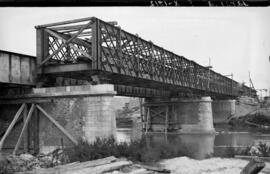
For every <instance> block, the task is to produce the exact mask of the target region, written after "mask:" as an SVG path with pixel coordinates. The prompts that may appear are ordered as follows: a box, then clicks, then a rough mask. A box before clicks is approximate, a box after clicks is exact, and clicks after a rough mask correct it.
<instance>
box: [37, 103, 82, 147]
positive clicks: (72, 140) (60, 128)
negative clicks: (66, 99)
mask: <svg viewBox="0 0 270 174" xmlns="http://www.w3.org/2000/svg"><path fill="white" fill-rule="evenodd" d="M36 107H37V108H38V109H39V110H40V111H41V112H42V113H43V114H44V115H45V116H46V117H47V118H48V119H49V120H50V121H51V122H52V123H53V124H54V125H55V126H56V127H57V128H58V129H59V130H60V131H61V132H62V133H63V134H64V135H66V137H67V138H68V139H70V140H71V142H73V143H74V144H75V145H77V144H78V142H77V140H76V139H75V138H73V137H72V136H71V135H70V134H69V133H68V132H67V131H66V130H65V129H64V128H63V127H62V126H61V125H60V124H59V123H58V122H57V121H56V120H55V119H54V118H53V117H52V116H50V115H49V114H48V113H47V112H46V111H45V110H43V109H42V108H41V107H40V106H39V105H38V104H37V105H36Z"/></svg>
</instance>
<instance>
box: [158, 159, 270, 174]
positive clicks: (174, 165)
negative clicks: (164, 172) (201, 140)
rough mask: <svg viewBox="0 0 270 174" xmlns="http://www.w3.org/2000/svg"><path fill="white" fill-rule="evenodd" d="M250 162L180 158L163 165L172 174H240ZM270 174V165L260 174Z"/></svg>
mask: <svg viewBox="0 0 270 174" xmlns="http://www.w3.org/2000/svg"><path fill="white" fill-rule="evenodd" d="M248 162H249V161H247V160H241V159H234V158H209V159H204V160H194V159H190V158H188V157H178V158H173V159H168V160H163V161H162V162H161V165H162V166H163V167H164V168H166V169H169V170H171V173H172V174H190V173H192V174H206V173H207V174H209V173H210V174H234V173H240V172H241V171H242V169H243V168H244V167H245V166H246V165H247V164H248ZM263 173H270V163H266V167H265V168H264V169H263V170H262V171H261V172H260V174H263Z"/></svg>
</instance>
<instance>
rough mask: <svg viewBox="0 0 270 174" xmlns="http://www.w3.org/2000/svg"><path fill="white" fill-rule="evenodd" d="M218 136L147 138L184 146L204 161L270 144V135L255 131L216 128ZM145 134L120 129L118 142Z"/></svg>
mask: <svg viewBox="0 0 270 174" xmlns="http://www.w3.org/2000/svg"><path fill="white" fill-rule="evenodd" d="M215 129H216V131H217V134H213V135H207V134H177V133H167V134H165V133H162V132H155V133H147V134H146V136H147V138H149V139H151V141H152V142H154V143H164V142H166V143H169V144H170V145H171V146H172V148H178V147H179V148H181V147H182V146H183V145H184V146H186V147H187V148H188V150H189V151H190V152H191V153H190V157H192V158H195V159H204V158H206V157H209V156H211V155H212V154H213V153H218V152H222V151H224V150H226V148H227V147H234V148H235V149H236V148H239V149H240V148H245V147H247V146H251V145H254V144H257V143H259V142H264V143H267V144H270V133H262V132H259V131H254V130H252V131H251V130H235V129H232V128H230V127H229V126H216V127H215ZM143 134H144V133H142V131H141V130H140V129H139V128H138V127H133V128H132V127H129V128H128V127H127V128H118V129H117V133H116V139H117V141H118V142H130V141H133V140H138V139H140V138H141V137H142V135H143ZM227 149H228V148H227Z"/></svg>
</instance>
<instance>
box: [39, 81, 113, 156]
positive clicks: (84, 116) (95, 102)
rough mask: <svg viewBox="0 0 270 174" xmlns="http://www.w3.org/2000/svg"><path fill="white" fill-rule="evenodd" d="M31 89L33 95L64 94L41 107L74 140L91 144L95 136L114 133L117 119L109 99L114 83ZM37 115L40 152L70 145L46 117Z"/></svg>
mask: <svg viewBox="0 0 270 174" xmlns="http://www.w3.org/2000/svg"><path fill="white" fill-rule="evenodd" d="M34 91H35V94H42V93H45V94H46V95H48V94H55V95H61V94H62V95H63V96H64V97H60V98H56V99H54V100H53V102H52V103H43V104H41V106H42V108H44V110H46V111H47V112H48V113H49V114H50V115H52V116H53V117H54V119H55V120H56V121H57V122H58V123H59V124H60V125H61V126H63V127H64V128H65V129H66V130H67V131H68V132H69V133H70V134H71V135H72V136H73V137H74V138H75V139H77V140H78V139H81V138H82V139H84V140H87V141H88V142H90V143H91V142H93V141H94V140H95V139H96V137H100V138H106V137H109V136H115V132H116V121H115V113H114V111H113V108H112V101H113V97H114V95H115V94H116V92H115V91H114V90H113V85H108V84H102V85H93V86H91V85H84V86H66V87H54V88H39V89H35V90H34ZM67 93H69V94H70V96H72V97H70V96H68V95H67ZM87 93H88V94H87ZM81 94H82V95H83V96H81ZM39 114H42V113H39ZM39 118H40V123H39V124H40V132H39V146H40V151H41V152H48V151H51V150H52V149H54V148H55V147H60V146H62V145H64V146H71V145H72V142H71V141H70V140H69V139H68V138H67V137H66V136H65V135H64V134H63V133H62V132H60V131H59V130H58V129H57V128H56V127H55V126H54V125H53V124H52V123H51V122H49V120H48V119H47V118H46V117H43V116H39Z"/></svg>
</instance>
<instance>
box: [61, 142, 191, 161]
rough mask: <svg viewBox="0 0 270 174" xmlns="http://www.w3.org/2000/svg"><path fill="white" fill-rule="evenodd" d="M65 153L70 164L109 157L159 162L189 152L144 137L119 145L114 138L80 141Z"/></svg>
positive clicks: (184, 148)
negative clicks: (90, 141)
mask: <svg viewBox="0 0 270 174" xmlns="http://www.w3.org/2000/svg"><path fill="white" fill-rule="evenodd" d="M63 153H64V154H65V156H67V158H68V161H69V162H75V161H81V162H82V161H89V160H95V159H99V158H104V157H108V156H115V157H117V158H122V157H124V158H127V159H129V160H131V161H136V162H157V161H159V160H161V159H168V158H174V157H179V156H187V155H188V154H189V151H188V149H187V148H186V147H184V146H182V147H180V148H175V147H173V145H171V144H169V143H166V142H164V143H153V142H150V141H148V139H147V138H145V137H143V138H142V139H140V140H137V141H132V142H130V143H126V142H121V143H118V142H116V140H115V139H114V138H113V137H110V138H105V139H101V138H97V139H96V141H95V142H94V143H92V144H90V143H88V142H86V141H83V140H80V141H79V144H78V145H76V146H74V147H70V148H66V149H64V151H63Z"/></svg>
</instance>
